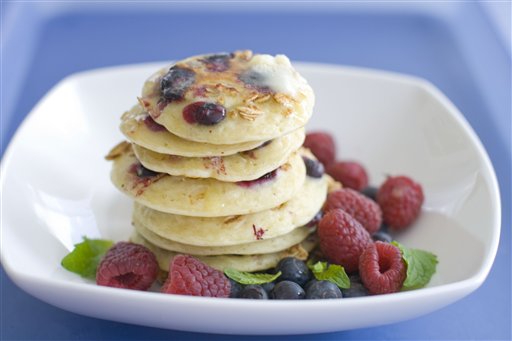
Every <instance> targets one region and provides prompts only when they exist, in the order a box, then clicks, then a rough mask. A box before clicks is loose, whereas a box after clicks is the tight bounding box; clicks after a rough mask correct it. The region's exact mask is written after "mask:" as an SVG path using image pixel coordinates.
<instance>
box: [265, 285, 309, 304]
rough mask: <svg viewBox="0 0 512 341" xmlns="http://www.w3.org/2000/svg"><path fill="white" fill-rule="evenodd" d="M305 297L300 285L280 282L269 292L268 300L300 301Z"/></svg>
mask: <svg viewBox="0 0 512 341" xmlns="http://www.w3.org/2000/svg"><path fill="white" fill-rule="evenodd" d="M305 296H306V293H305V292H304V289H302V287H301V286H300V285H298V284H297V283H295V282H291V281H282V282H279V283H277V284H276V285H275V287H274V289H272V291H271V292H270V298H273V299H276V300H300V299H303V298H304V297H305Z"/></svg>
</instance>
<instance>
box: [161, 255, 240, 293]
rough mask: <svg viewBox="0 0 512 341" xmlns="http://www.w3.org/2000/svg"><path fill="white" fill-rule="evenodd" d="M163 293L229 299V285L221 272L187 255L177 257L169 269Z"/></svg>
mask: <svg viewBox="0 0 512 341" xmlns="http://www.w3.org/2000/svg"><path fill="white" fill-rule="evenodd" d="M161 291H162V292H163V293H167V294H178V295H191V296H208V297H229V293H230V291H231V283H230V282H229V280H228V278H227V277H226V276H224V274H223V273H222V271H219V270H216V269H214V268H212V267H210V266H208V265H206V264H204V263H202V262H200V261H199V260H198V259H196V258H194V257H192V256H189V255H177V256H176V257H174V258H173V260H172V262H171V265H170V267H169V277H167V280H166V281H165V283H164V285H163V286H162V290H161Z"/></svg>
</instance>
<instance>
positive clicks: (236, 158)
mask: <svg viewBox="0 0 512 341" xmlns="http://www.w3.org/2000/svg"><path fill="white" fill-rule="evenodd" d="M304 138H305V133H304V129H302V128H300V129H299V130H297V131H295V132H292V133H290V134H287V135H285V136H282V137H279V138H276V139H274V140H271V141H269V143H266V144H264V145H263V146H261V147H259V148H256V149H253V150H250V151H246V152H240V153H237V154H234V155H229V156H211V157H182V156H176V155H168V154H160V153H156V152H154V151H151V150H149V149H146V148H143V147H141V146H138V145H136V144H133V151H134V152H135V156H136V157H137V159H138V160H139V161H140V162H141V163H142V165H144V167H146V168H149V169H151V170H153V171H156V172H161V173H167V174H170V175H175V176H186V177H190V178H213V179H217V180H220V181H227V182H236V181H247V180H254V179H257V178H259V177H261V176H263V175H265V174H267V173H269V172H271V171H273V170H274V169H276V168H279V166H281V165H282V164H284V163H286V160H288V158H289V157H290V155H291V154H292V153H293V152H295V151H296V150H297V149H299V148H300V146H301V145H302V143H303V142H304Z"/></svg>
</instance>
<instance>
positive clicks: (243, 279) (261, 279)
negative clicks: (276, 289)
mask: <svg viewBox="0 0 512 341" xmlns="http://www.w3.org/2000/svg"><path fill="white" fill-rule="evenodd" d="M224 273H225V274H226V276H228V277H229V278H231V279H232V280H233V281H235V282H238V283H240V284H264V283H270V282H273V281H275V280H276V279H277V278H278V277H279V276H281V271H279V272H278V273H276V274H263V273H251V272H243V271H238V270H235V269H226V270H224Z"/></svg>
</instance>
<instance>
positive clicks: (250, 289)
mask: <svg viewBox="0 0 512 341" xmlns="http://www.w3.org/2000/svg"><path fill="white" fill-rule="evenodd" d="M238 297H239V298H249V299H254V300H268V294H267V292H266V291H265V289H263V287H262V286H261V285H256V284H250V285H247V286H246V287H244V288H243V289H242V291H240V293H239V294H238Z"/></svg>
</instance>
